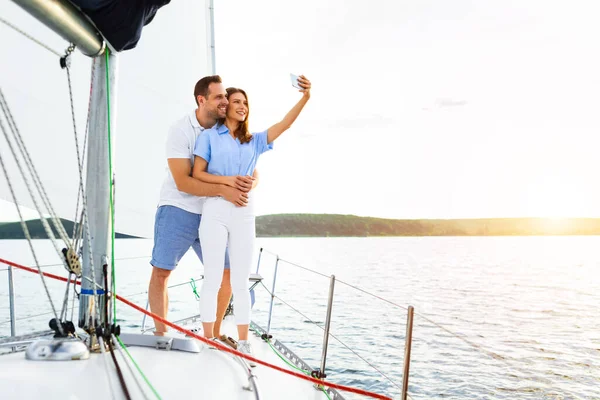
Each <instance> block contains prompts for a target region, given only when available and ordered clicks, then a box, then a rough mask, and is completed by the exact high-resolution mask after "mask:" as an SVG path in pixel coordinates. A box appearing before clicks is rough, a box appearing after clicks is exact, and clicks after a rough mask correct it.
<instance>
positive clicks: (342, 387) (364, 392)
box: [0, 258, 392, 400]
mask: <svg viewBox="0 0 600 400" xmlns="http://www.w3.org/2000/svg"><path fill="white" fill-rule="evenodd" d="M0 263H4V264H6V265H10V266H13V267H15V268H20V269H23V270H25V271H29V272H33V273H36V274H39V272H38V271H37V270H36V269H34V268H29V267H25V266H23V265H19V264H15V263H13V262H10V261H7V260H4V259H2V258H0ZM42 274H43V275H44V276H47V277H49V278H53V279H57V280H60V281H63V282H67V278H64V277H62V276H58V275H54V274H50V273H48V272H42ZM71 282H75V283H76V284H78V285H80V284H81V282H79V281H73V280H72V281H71ZM116 297H117V299H118V300H120V301H121V302H123V303H125V304H127V305H128V306H130V307H132V308H134V309H136V310H137V311H139V312H141V313H143V314H146V315H147V316H149V317H151V318H153V319H155V320H156V321H160V322H162V323H163V324H165V325H167V326H170V327H171V328H173V329H175V330H177V331H179V332H181V333H184V334H186V335H188V336H191V337H193V338H194V339H197V340H200V341H201V342H204V343H206V344H208V345H210V346H214V347H216V348H218V349H219V350H222V351H224V352H226V353H231V354H233V355H235V356H238V357H240V358H245V359H246V360H250V361H254V362H256V363H257V364H261V365H264V366H265V367H269V368H272V369H274V370H277V371H280V372H283V373H285V374H288V375H292V376H295V377H297V378H300V379H304V380H306V381H309V382H312V383H315V384H317V385H322V386H327V387H330V388H333V389H339V390H343V391H346V392H350V393H356V394H360V395H363V396H368V397H371V398H374V399H383V400H392V398H391V397H387V396H384V395H381V394H378V393H373V392H369V391H367V390H362V389H357V388H353V387H350V386H345V385H339V384H337V383H332V382H327V381H323V380H320V379H316V378H313V377H311V376H306V375H303V374H301V373H299V372H295V371H291V370H288V369H285V368H282V367H278V366H277V365H273V364H269V363H268V362H265V361H262V360H259V359H258V358H255V357H252V356H249V355H247V354H244V353H240V352H239V351H237V350H234V349H232V348H230V347H228V346H225V345H223V344H221V343H217V342H215V341H212V340H209V339H207V338H205V337H202V336H199V335H197V334H195V333H194V332H192V331H189V330H187V329H185V328H182V327H180V326H178V325H175V324H174V323H172V322H169V321H167V320H166V319H164V318H162V317H159V316H158V315H156V314H154V313H152V312H150V311H147V310H144V309H143V308H141V307H140V306H138V305H137V304H134V303H132V302H130V301H129V300H126V299H124V298H123V297H121V296H119V295H116Z"/></svg>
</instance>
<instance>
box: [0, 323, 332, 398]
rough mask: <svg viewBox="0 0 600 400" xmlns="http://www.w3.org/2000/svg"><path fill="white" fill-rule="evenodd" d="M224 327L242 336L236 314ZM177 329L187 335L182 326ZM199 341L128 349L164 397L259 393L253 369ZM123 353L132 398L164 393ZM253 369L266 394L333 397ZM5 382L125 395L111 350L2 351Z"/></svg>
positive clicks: (71, 394) (53, 394)
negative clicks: (37, 354)
mask: <svg viewBox="0 0 600 400" xmlns="http://www.w3.org/2000/svg"><path fill="white" fill-rule="evenodd" d="M223 330H224V332H225V333H227V334H229V335H230V336H232V337H236V336H237V335H235V336H234V332H235V326H234V325H233V321H232V320H231V318H230V317H228V318H226V320H225V321H224V324H223ZM171 334H172V335H171V336H172V337H176V338H183V337H184V336H183V335H182V334H179V333H176V332H171ZM187 340H194V339H187ZM250 340H251V342H252V345H253V348H254V355H255V357H257V358H259V359H261V360H264V361H266V362H269V363H271V364H275V365H278V366H280V367H285V368H287V369H290V368H289V367H288V366H286V364H285V363H284V362H282V361H281V360H280V359H279V357H278V356H277V355H276V354H275V353H274V352H273V350H272V349H271V348H270V347H269V345H268V344H267V343H265V342H264V341H262V340H261V339H260V338H258V337H256V336H254V335H253V334H251V335H250ZM196 342H197V343H198V345H199V346H200V348H201V351H200V353H190V352H183V351H177V350H157V349H155V348H151V347H138V346H129V347H128V350H129V352H130V353H131V355H132V356H133V358H134V360H135V361H136V362H137V364H138V365H139V366H140V368H141V370H142V371H143V373H144V374H145V375H146V377H147V378H148V380H149V381H150V382H151V383H152V385H153V386H154V388H155V389H156V392H157V393H158V395H159V396H160V398H162V399H165V400H166V399H182V398H198V399H232V400H236V399H255V398H257V397H256V395H255V393H254V392H251V391H248V390H247V389H245V388H247V387H249V381H248V375H247V372H246V370H245V369H244V367H243V366H242V364H241V363H240V362H239V361H238V360H237V359H236V358H235V357H234V356H233V355H231V354H229V353H226V352H223V351H219V350H216V349H212V348H207V347H206V346H205V345H203V344H202V343H200V342H199V341H196ZM123 353H124V352H123V351H122V350H118V351H117V360H118V361H119V364H120V366H121V369H122V371H123V374H124V375H125V378H126V381H127V387H128V389H129V391H130V395H131V398H132V399H145V398H148V399H153V398H154V399H156V398H158V397H157V396H156V395H154V394H153V393H152V390H151V389H150V388H149V387H148V385H147V384H146V383H145V382H144V381H143V379H142V378H141V377H140V376H139V374H138V373H137V372H135V373H133V372H132V371H135V366H133V365H132V363H131V362H130V361H129V359H128V358H127V357H124V356H125V354H123ZM126 360H127V363H126ZM107 371H110V372H109V373H107ZM252 372H253V373H254V375H255V376H256V377H257V380H256V381H257V384H258V388H259V391H258V394H259V397H258V398H260V399H266V400H268V399H303V400H306V399H309V400H310V399H326V398H327V397H326V395H325V394H324V393H323V392H322V391H319V390H317V389H315V388H314V386H313V384H312V383H310V382H307V381H303V380H300V379H298V378H296V377H293V376H290V375H287V374H284V373H282V372H279V371H275V370H273V369H271V368H268V367H265V366H262V365H258V366H256V367H255V368H252ZM109 380H110V383H109ZM0 387H2V396H1V397H2V399H37V398H42V397H43V398H45V399H51V400H52V399H60V400H64V399H103V400H105V399H107V398H116V399H123V398H125V396H124V394H123V392H122V390H121V386H120V385H119V382H118V377H117V374H116V372H115V368H114V364H113V361H112V358H111V356H110V354H109V353H105V354H92V355H91V357H90V358H89V359H88V360H81V361H30V360H27V359H26V358H25V353H24V352H18V353H14V354H9V355H3V356H1V357H0ZM112 391H114V393H112Z"/></svg>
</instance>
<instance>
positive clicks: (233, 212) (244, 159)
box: [193, 75, 311, 366]
mask: <svg viewBox="0 0 600 400" xmlns="http://www.w3.org/2000/svg"><path fill="white" fill-rule="evenodd" d="M298 83H299V86H300V87H301V89H300V90H299V91H300V92H301V93H302V98H301V99H300V101H298V103H297V104H296V105H295V106H294V107H293V108H292V109H291V110H290V111H289V112H288V113H287V114H286V116H285V117H284V118H283V119H282V120H281V121H280V122H278V123H276V124H275V125H273V126H271V127H270V128H269V129H267V130H266V131H263V132H259V133H254V134H251V133H250V132H249V131H248V114H249V107H248V96H247V95H246V92H244V91H243V90H241V89H236V88H228V89H227V94H228V100H229V105H228V106H227V114H226V117H225V119H224V120H223V121H220V123H219V124H217V126H216V127H214V128H212V129H208V130H205V131H204V132H203V133H202V134H201V135H200V136H199V137H198V139H197V140H196V145H195V148H194V154H195V156H196V157H195V161H194V169H193V176H194V178H197V179H200V180H202V181H204V182H208V183H219V184H224V185H228V186H232V187H234V188H237V189H240V190H242V191H244V192H249V191H250V189H251V188H252V181H253V178H252V174H253V172H254V168H255V167H256V161H257V160H258V157H259V156H260V155H261V154H262V153H264V152H265V151H267V150H270V149H272V148H273V141H274V140H275V139H277V138H278V137H279V136H280V135H281V134H282V133H283V132H285V131H286V130H287V129H289V127H290V126H291V125H292V123H293V122H294V121H295V120H296V118H297V117H298V115H299V114H300V112H301V111H302V109H303V108H304V105H305V104H306V102H307V101H308V99H309V98H310V88H311V84H310V81H309V80H308V79H306V78H305V77H304V76H303V75H301V76H300V77H299V78H298ZM252 197H253V196H252V194H251V193H249V196H248V205H247V206H246V207H236V206H235V205H234V204H232V203H230V202H228V201H226V200H225V199H223V198H221V197H210V198H208V199H207V200H206V202H205V203H204V207H203V210H202V221H201V223H200V242H201V244H202V249H203V250H204V283H203V285H202V290H201V293H200V315H201V318H202V327H203V329H204V336H205V337H207V338H214V331H213V328H214V323H215V319H216V309H217V292H218V290H219V287H220V285H221V278H222V275H223V263H224V260H223V257H224V256H225V246H226V245H228V246H229V259H230V264H231V277H230V280H231V288H232V291H233V296H234V298H235V319H236V324H237V329H238V335H239V342H238V350H239V351H240V352H242V353H246V354H250V355H252V348H251V347H250V343H249V342H248V326H249V324H250V308H251V303H250V293H249V291H248V278H249V275H250V268H251V264H252V256H253V251H254V240H255V215H254V202H253V198H252ZM250 365H251V366H255V364H254V363H253V362H250Z"/></svg>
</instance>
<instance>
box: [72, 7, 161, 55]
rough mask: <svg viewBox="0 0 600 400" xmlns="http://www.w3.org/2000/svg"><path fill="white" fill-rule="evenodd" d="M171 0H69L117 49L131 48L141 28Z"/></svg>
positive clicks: (135, 42) (134, 44)
mask: <svg viewBox="0 0 600 400" xmlns="http://www.w3.org/2000/svg"><path fill="white" fill-rule="evenodd" d="M170 1H171V0H71V2H72V3H73V4H75V5H76V6H78V7H79V8H80V9H81V11H83V12H84V13H85V14H86V15H87V16H88V17H89V18H90V19H91V20H92V21H93V22H94V24H95V25H96V27H97V28H98V30H99V31H100V33H102V36H104V38H105V39H106V40H107V41H108V43H110V45H111V47H112V48H113V49H114V50H116V51H123V50H129V49H133V48H134V47H135V46H136V45H137V43H138V41H139V40H140V37H141V36H142V28H143V27H144V26H146V25H148V24H149V23H150V22H152V20H153V19H154V16H155V15H156V12H157V11H158V9H159V8H161V7H162V6H164V5H166V4H169V3H170Z"/></svg>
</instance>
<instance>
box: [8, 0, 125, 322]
mask: <svg viewBox="0 0 600 400" xmlns="http://www.w3.org/2000/svg"><path fill="white" fill-rule="evenodd" d="M13 1H14V2H15V3H16V4H18V5H19V6H20V7H21V8H23V9H24V10H25V11H27V12H28V13H29V14H31V15H33V16H34V17H35V18H36V19H38V20H39V21H40V22H42V23H43V24H44V25H46V26H47V27H48V28H50V29H51V30H53V31H54V32H56V33H57V34H58V35H60V36H61V37H62V38H64V39H65V40H66V41H68V42H69V43H73V44H75V46H76V47H77V48H78V49H79V50H80V51H81V52H82V53H83V54H85V55H87V56H90V57H92V58H93V61H92V62H93V68H92V79H91V83H92V88H91V94H90V96H91V99H90V101H91V103H90V117H89V118H90V121H89V122H90V123H89V133H88V136H89V138H88V149H87V177H86V197H87V200H85V201H86V203H87V204H86V206H85V207H86V209H87V220H86V218H84V224H85V226H84V238H83V243H84V244H83V268H82V277H83V278H82V280H81V295H80V296H79V327H80V328H83V329H84V330H86V331H87V332H90V333H93V331H94V328H95V327H97V326H102V325H105V323H108V322H109V321H110V310H108V309H107V307H106V303H105V296H106V293H105V289H104V287H105V286H104V274H105V273H107V274H108V276H107V281H108V282H110V281H111V279H110V278H111V277H110V268H108V266H109V265H110V261H109V260H110V258H109V256H110V252H109V250H110V241H111V232H112V223H111V205H110V191H111V190H112V188H113V184H112V183H113V182H112V177H111V176H110V168H111V166H110V160H109V146H111V144H109V136H108V135H109V128H113V127H114V121H115V112H114V110H115V109H116V107H115V105H116V103H115V98H116V96H115V87H116V68H117V60H116V56H114V55H112V54H110V55H106V54H105V53H104V51H105V43H104V41H103V39H102V36H101V35H100V34H99V33H98V31H97V30H96V28H95V27H94V26H93V25H92V24H91V23H90V22H89V21H88V19H87V18H86V17H85V15H84V14H83V13H81V12H80V11H79V10H78V9H77V8H75V7H74V6H73V5H72V4H71V3H70V2H68V1H65V0H13ZM109 106H110V110H109V108H108V107H109ZM110 134H111V135H114V129H111V132H110ZM110 150H112V149H110ZM88 238H89V240H88ZM104 271H106V272H104Z"/></svg>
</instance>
